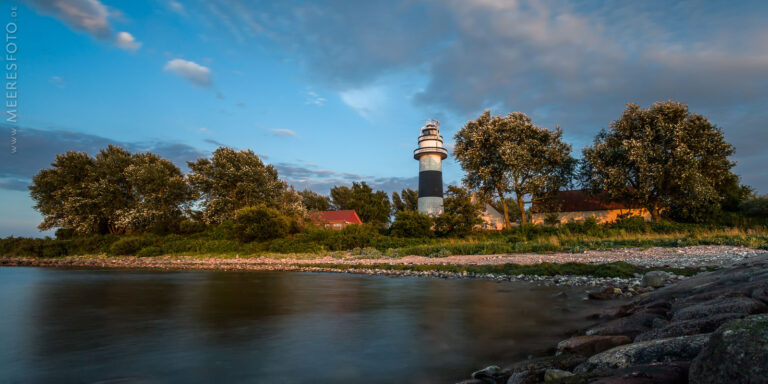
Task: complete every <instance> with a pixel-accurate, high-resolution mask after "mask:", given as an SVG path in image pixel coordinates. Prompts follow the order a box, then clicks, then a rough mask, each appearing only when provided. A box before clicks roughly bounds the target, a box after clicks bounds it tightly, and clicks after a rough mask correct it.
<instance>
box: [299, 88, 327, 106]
mask: <svg viewBox="0 0 768 384" xmlns="http://www.w3.org/2000/svg"><path fill="white" fill-rule="evenodd" d="M326 101H327V100H326V99H325V98H324V97H320V95H318V94H317V93H315V92H312V91H306V92H304V104H313V105H317V106H322V105H323V104H325V102H326Z"/></svg>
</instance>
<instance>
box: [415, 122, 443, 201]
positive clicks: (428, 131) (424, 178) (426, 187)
mask: <svg viewBox="0 0 768 384" xmlns="http://www.w3.org/2000/svg"><path fill="white" fill-rule="evenodd" d="M439 127H440V122H439V121H437V120H427V122H426V124H424V126H423V127H422V128H421V136H419V148H417V149H416V150H415V151H413V158H414V159H416V160H418V161H419V203H418V205H419V212H421V213H425V214H428V215H432V216H437V215H439V214H442V213H443V160H444V159H445V158H447V157H448V151H447V150H446V149H445V148H443V137H442V136H440V129H439Z"/></svg>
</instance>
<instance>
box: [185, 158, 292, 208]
mask: <svg viewBox="0 0 768 384" xmlns="http://www.w3.org/2000/svg"><path fill="white" fill-rule="evenodd" d="M187 164H188V165H189V168H190V170H191V171H192V172H191V173H190V174H189V177H188V179H189V182H190V184H191V185H192V187H193V188H194V190H195V191H196V193H197V194H198V195H199V197H200V198H201V199H202V201H201V203H202V206H203V220H205V222H207V223H221V222H222V221H224V220H232V219H234V218H235V212H237V211H238V210H239V209H241V208H245V207H251V206H256V205H261V204H263V205H265V206H267V207H270V208H280V205H281V198H282V197H283V194H284V193H285V191H286V187H287V186H286V183H285V182H284V181H282V180H280V179H279V178H278V175H277V169H276V168H275V167H274V166H272V165H265V164H264V163H263V162H262V161H261V159H259V157H258V156H256V154H254V153H253V151H251V150H247V151H238V150H235V149H232V148H228V147H219V148H217V149H216V150H215V151H214V152H213V156H211V158H210V159H207V158H202V159H198V160H197V161H194V162H188V163H187Z"/></svg>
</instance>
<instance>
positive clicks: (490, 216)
mask: <svg viewBox="0 0 768 384" xmlns="http://www.w3.org/2000/svg"><path fill="white" fill-rule="evenodd" d="M479 217H480V219H481V220H483V222H482V223H480V224H479V225H477V226H475V228H477V229H487V230H492V229H496V230H502V229H504V214H503V213H501V212H499V210H498V209H496V208H495V207H494V206H493V205H490V204H488V203H484V204H483V208H482V209H481V210H480V212H479Z"/></svg>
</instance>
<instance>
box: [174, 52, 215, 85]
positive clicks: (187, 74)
mask: <svg viewBox="0 0 768 384" xmlns="http://www.w3.org/2000/svg"><path fill="white" fill-rule="evenodd" d="M163 69H164V70H165V71H168V72H173V73H175V74H177V75H179V76H181V77H183V78H185V79H186V80H188V81H189V82H191V83H192V84H194V85H196V86H199V87H208V86H210V85H211V84H212V80H211V70H210V68H208V67H204V66H202V65H200V64H197V63H195V62H193V61H187V60H184V59H173V60H171V61H169V62H167V63H166V64H165V67H164V68H163Z"/></svg>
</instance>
